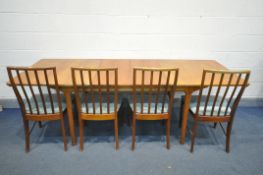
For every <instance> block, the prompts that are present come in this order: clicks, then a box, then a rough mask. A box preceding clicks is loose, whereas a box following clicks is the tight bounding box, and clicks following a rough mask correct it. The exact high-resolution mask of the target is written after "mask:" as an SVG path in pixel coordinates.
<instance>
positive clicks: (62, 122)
mask: <svg viewBox="0 0 263 175" xmlns="http://www.w3.org/2000/svg"><path fill="white" fill-rule="evenodd" d="M61 133H62V136H63V142H64V150H65V151H67V149H68V148H67V137H66V131H65V125H64V118H62V119H61Z"/></svg>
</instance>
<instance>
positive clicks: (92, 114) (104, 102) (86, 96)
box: [71, 68, 119, 151]
mask: <svg viewBox="0 0 263 175" xmlns="http://www.w3.org/2000/svg"><path fill="white" fill-rule="evenodd" d="M71 71H72V80H73V85H74V92H75V99H76V106H77V111H78V118H79V128H80V151H83V149H84V121H85V120H89V121H102V120H113V121H114V130H115V143H116V150H117V149H118V148H119V141H118V118H117V106H118V69H116V68H105V69H89V68H71Z"/></svg>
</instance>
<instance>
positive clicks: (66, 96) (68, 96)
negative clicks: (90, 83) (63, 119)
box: [64, 90, 76, 145]
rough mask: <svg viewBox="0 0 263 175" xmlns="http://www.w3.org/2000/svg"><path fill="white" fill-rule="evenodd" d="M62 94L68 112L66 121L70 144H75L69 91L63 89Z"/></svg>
mask: <svg viewBox="0 0 263 175" xmlns="http://www.w3.org/2000/svg"><path fill="white" fill-rule="evenodd" d="M64 96H65V99H66V103H67V114H68V122H69V132H70V137H71V143H72V145H76V132H75V125H74V119H73V116H74V115H73V112H72V101H71V91H70V90H64Z"/></svg>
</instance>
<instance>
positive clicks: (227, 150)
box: [226, 122, 232, 153]
mask: <svg viewBox="0 0 263 175" xmlns="http://www.w3.org/2000/svg"><path fill="white" fill-rule="evenodd" d="M231 130H232V122H229V123H228V124H227V131H226V152H227V153H229V152H230V136H231Z"/></svg>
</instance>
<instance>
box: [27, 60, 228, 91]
mask: <svg viewBox="0 0 263 175" xmlns="http://www.w3.org/2000/svg"><path fill="white" fill-rule="evenodd" d="M32 67H56V69H57V75H58V83H59V85H60V86H61V87H72V78H71V67H86V68H118V74H119V76H118V84H119V87H123V88H129V87H131V86H132V82H133V81H132V80H133V77H132V76H133V74H132V71H133V68H134V67H150V68H179V77H178V86H180V87H184V86H187V87H189V86H191V87H198V86H200V84H201V79H202V72H203V70H204V69H215V70H227V68H226V67H224V66H223V65H221V64H220V63H218V62H217V61H215V60H163V59H162V60H150V59H147V60H146V59H145V60H143V59H140V60H137V59H41V60H39V61H38V62H36V63H35V64H33V65H32Z"/></svg>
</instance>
